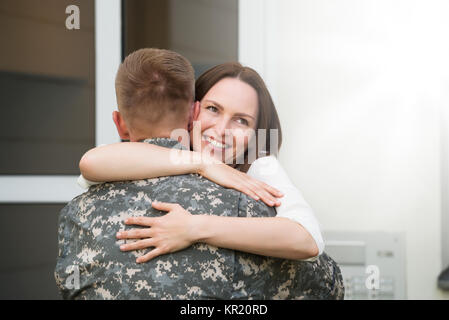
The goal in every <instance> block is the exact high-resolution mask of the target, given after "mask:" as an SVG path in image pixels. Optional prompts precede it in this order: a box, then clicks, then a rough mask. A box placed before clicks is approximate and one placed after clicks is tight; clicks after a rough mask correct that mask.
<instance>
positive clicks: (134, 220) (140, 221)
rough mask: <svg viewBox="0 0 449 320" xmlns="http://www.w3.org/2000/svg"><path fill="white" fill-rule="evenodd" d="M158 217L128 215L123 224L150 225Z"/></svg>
mask: <svg viewBox="0 0 449 320" xmlns="http://www.w3.org/2000/svg"><path fill="white" fill-rule="evenodd" d="M157 219H158V218H154V217H153V218H150V217H130V218H127V219H126V220H125V224H130V225H139V226H146V227H151V226H152V225H153V224H154V223H155V222H156V221H157Z"/></svg>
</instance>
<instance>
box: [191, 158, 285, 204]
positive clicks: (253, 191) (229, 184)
mask: <svg viewBox="0 0 449 320" xmlns="http://www.w3.org/2000/svg"><path fill="white" fill-rule="evenodd" d="M198 173H199V174H200V175H202V176H204V177H206V178H207V179H209V180H211V181H213V182H215V183H217V184H219V185H221V186H223V187H225V188H231V189H235V190H238V191H240V192H243V193H245V194H247V195H248V196H250V197H251V198H253V199H255V200H262V201H263V202H265V204H266V205H268V206H271V207H272V206H280V205H281V202H280V201H279V199H278V198H279V197H282V196H283V194H282V193H281V192H280V191H279V190H277V189H276V188H273V187H272V186H269V185H268V184H266V183H264V182H262V181H259V180H257V179H254V178H252V177H250V176H249V175H247V174H246V173H244V172H241V171H239V170H237V169H234V168H232V167H230V166H228V165H226V164H224V163H223V162H214V163H212V162H209V163H207V164H204V165H203V166H202V168H201V169H200V170H199V172H198Z"/></svg>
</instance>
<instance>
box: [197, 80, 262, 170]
mask: <svg viewBox="0 0 449 320" xmlns="http://www.w3.org/2000/svg"><path fill="white" fill-rule="evenodd" d="M257 114H258V98H257V92H256V90H255V89H254V88H253V87H251V86H250V85H248V84H247V83H245V82H243V81H241V80H239V79H235V78H224V79H222V80H220V81H219V82H217V83H216V84H215V85H214V86H213V87H212V88H210V90H209V91H208V92H207V93H206V95H205V96H204V97H203V99H202V100H201V101H200V111H199V114H198V116H197V118H196V119H194V120H195V121H198V122H197V125H198V123H199V124H200V125H201V129H200V130H198V129H196V130H195V127H194V129H193V130H192V132H191V139H192V142H193V149H194V150H195V151H201V152H206V153H208V154H210V155H212V156H213V157H215V158H217V159H219V160H221V161H223V162H225V163H231V162H232V161H233V160H234V159H236V157H237V155H240V154H241V153H242V152H243V151H244V150H246V149H247V147H248V141H249V139H251V138H252V137H253V135H254V129H255V128H256V124H257V123H256V122H257ZM198 146H201V150H198Z"/></svg>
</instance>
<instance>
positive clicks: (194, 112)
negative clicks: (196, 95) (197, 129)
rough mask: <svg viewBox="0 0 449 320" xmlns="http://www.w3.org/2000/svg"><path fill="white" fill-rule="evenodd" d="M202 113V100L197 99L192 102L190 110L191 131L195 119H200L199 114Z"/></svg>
mask: <svg viewBox="0 0 449 320" xmlns="http://www.w3.org/2000/svg"><path fill="white" fill-rule="evenodd" d="M199 114H200V102H199V101H196V102H195V103H194V104H192V107H191V108H190V112H189V124H188V128H187V130H188V131H190V130H192V128H193V121H196V120H197V119H198V115H199Z"/></svg>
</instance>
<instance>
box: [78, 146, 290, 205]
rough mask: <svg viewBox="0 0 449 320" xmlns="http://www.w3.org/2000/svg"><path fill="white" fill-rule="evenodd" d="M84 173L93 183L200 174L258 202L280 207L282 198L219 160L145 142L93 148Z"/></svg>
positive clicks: (83, 165)
mask: <svg viewBox="0 0 449 320" xmlns="http://www.w3.org/2000/svg"><path fill="white" fill-rule="evenodd" d="M80 170H81V174H82V178H84V179H87V180H90V181H92V182H98V181H124V180H140V179H148V178H156V177H162V176H173V175H180V174H188V173H198V174H200V175H202V176H204V177H206V178H207V179H209V180H211V181H213V182H215V183H217V184H219V185H221V186H224V187H226V188H232V189H235V190H238V191H240V192H243V193H245V194H247V195H249V196H250V197H252V198H254V199H255V200H259V199H260V200H262V201H263V202H265V203H266V204H267V205H269V206H275V205H280V201H279V200H278V199H277V197H281V196H282V194H281V193H280V192H279V191H278V190H277V189H275V188H273V187H271V186H269V185H268V184H266V183H263V182H260V181H258V180H256V179H254V178H252V177H250V176H248V175H247V174H245V173H242V172H240V171H238V170H236V169H234V168H232V167H230V166H228V165H226V164H224V163H222V162H220V161H218V160H216V159H215V158H212V157H208V156H205V155H203V154H200V153H198V152H194V151H189V150H178V149H169V148H164V147H160V146H156V145H153V144H148V143H142V142H120V143H115V144H110V145H105V146H101V147H97V148H94V149H91V150H89V151H88V152H87V153H86V154H85V155H84V156H83V157H82V158H81V161H80ZM81 180H83V179H81ZM87 184H89V182H87Z"/></svg>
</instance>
